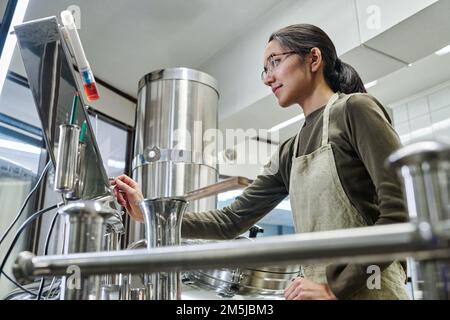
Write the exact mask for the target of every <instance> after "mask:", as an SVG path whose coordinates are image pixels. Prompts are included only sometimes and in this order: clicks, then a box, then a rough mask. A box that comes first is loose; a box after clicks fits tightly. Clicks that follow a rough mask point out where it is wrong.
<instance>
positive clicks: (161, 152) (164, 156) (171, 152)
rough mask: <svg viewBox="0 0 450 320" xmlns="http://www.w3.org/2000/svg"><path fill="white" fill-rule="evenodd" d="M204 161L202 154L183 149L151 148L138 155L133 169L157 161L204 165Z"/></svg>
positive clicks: (133, 162) (134, 160)
mask: <svg viewBox="0 0 450 320" xmlns="http://www.w3.org/2000/svg"><path fill="white" fill-rule="evenodd" d="M202 160H203V155H202V153H201V152H196V151H190V150H183V149H160V148H158V147H157V146H151V147H147V148H145V149H144V152H143V153H141V154H138V155H136V157H135V158H134V159H133V161H132V169H133V170H134V169H135V168H137V167H140V166H143V165H146V164H150V163H153V162H157V161H172V162H184V163H196V164H204V163H203V161H202Z"/></svg>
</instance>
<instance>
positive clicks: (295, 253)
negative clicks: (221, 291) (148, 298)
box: [14, 223, 450, 279]
mask: <svg viewBox="0 0 450 320" xmlns="http://www.w3.org/2000/svg"><path fill="white" fill-rule="evenodd" d="M440 232H441V234H445V235H446V236H448V234H449V233H450V229H446V230H441V231H440ZM444 243H445V242H444ZM438 244H439V241H436V237H435V236H434V235H433V232H432V230H431V228H430V226H429V224H427V223H421V224H418V225H415V224H412V223H403V224H395V225H388V226H372V227H365V228H357V229H347V230H345V231H342V230H335V231H326V232H315V233H306V234H296V235H286V236H278V237H267V238H261V239H256V240H255V241H252V242H248V241H239V240H235V241H226V242H220V243H212V244H201V245H190V246H173V247H161V248H154V249H152V250H151V251H148V250H146V249H139V250H131V251H118V252H97V253H82V254H70V255H64V256H43V257H35V256H33V255H31V254H30V253H22V254H21V255H20V256H19V258H18V259H17V261H16V265H15V267H14V273H15V276H16V277H17V278H22V279H23V278H25V279H29V277H38V276H50V275H65V274H66V270H67V268H69V267H70V266H72V267H73V266H74V265H75V266H77V267H78V268H80V270H81V274H82V275H83V276H88V275H95V274H107V273H119V272H123V273H142V272H147V273H150V272H156V271H181V270H192V269H197V268H205V269H207V268H216V267H223V266H233V267H235V266H247V267H251V266H253V267H257V266H267V265H273V264H276V265H286V264H293V263H307V264H314V263H323V262H324V261H332V262H333V263H348V262H349V261H352V262H357V263H363V262H373V261H378V262H381V261H390V260H393V259H396V258H404V257H408V256H414V257H416V258H418V259H428V258H431V257H434V258H436V257H438V258H448V256H449V255H450V252H449V250H448V248H447V247H445V246H444V245H443V247H439V246H438Z"/></svg>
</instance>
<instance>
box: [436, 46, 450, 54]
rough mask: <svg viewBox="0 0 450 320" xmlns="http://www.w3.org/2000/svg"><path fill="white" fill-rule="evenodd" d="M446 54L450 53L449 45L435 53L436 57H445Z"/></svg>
mask: <svg viewBox="0 0 450 320" xmlns="http://www.w3.org/2000/svg"><path fill="white" fill-rule="evenodd" d="M447 53H450V45H448V46H446V47H444V48H442V49H440V50H438V51H436V52H435V54H437V55H438V56H443V55H445V54H447Z"/></svg>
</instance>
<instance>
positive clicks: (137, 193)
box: [111, 175, 144, 222]
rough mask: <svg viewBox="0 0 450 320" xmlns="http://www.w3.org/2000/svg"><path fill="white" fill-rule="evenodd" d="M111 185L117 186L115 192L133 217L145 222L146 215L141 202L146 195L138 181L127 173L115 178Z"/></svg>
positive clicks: (118, 199) (121, 203)
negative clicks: (141, 207) (140, 205)
mask: <svg viewBox="0 0 450 320" xmlns="http://www.w3.org/2000/svg"><path fill="white" fill-rule="evenodd" d="M111 185H112V186H116V187H115V188H114V194H115V196H116V198H117V201H118V202H119V203H120V205H121V206H123V207H125V208H126V209H127V211H128V214H129V215H130V216H131V217H132V218H133V219H135V220H137V221H140V222H143V221H144V215H143V214H142V212H141V209H140V208H139V202H140V201H142V200H144V196H143V195H142V191H141V188H140V187H139V185H138V183H137V182H136V181H134V180H133V179H131V178H130V177H128V176H127V175H121V176H119V177H116V178H114V180H113V181H111Z"/></svg>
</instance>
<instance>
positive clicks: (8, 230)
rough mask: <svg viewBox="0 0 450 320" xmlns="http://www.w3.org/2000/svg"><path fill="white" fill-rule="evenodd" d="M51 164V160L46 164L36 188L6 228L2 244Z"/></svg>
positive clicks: (0, 241)
mask: <svg viewBox="0 0 450 320" xmlns="http://www.w3.org/2000/svg"><path fill="white" fill-rule="evenodd" d="M50 165H51V161H49V162H48V163H47V164H46V165H45V168H44V170H43V171H42V173H41V176H40V177H39V179H38V181H37V182H36V184H35V186H34V188H33V189H32V190H31V191H30V193H29V194H28V196H27V197H26V198H25V201H24V202H23V204H22V207H21V208H20V210H19V213H18V214H17V215H16V217H15V218H14V220H13V222H12V223H11V224H10V226H9V227H8V229H6V232H5V234H3V236H2V238H1V239H0V245H1V244H2V242H3V241H4V240H5V238H6V236H7V235H8V234H9V232H10V231H11V229H12V228H13V227H14V225H15V224H16V223H17V221H18V220H19V219H20V216H21V215H22V213H23V210H24V209H25V207H26V206H27V203H28V200H30V198H31V196H32V195H33V193H34V192H35V191H36V189H37V188H38V187H39V185H40V184H41V181H42V179H43V178H44V176H45V173H46V172H47V170H48V168H50Z"/></svg>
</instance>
